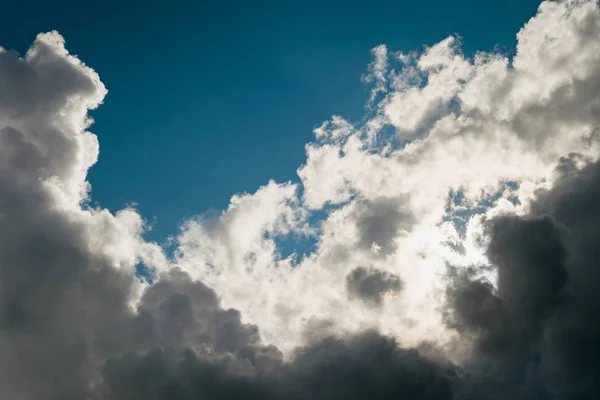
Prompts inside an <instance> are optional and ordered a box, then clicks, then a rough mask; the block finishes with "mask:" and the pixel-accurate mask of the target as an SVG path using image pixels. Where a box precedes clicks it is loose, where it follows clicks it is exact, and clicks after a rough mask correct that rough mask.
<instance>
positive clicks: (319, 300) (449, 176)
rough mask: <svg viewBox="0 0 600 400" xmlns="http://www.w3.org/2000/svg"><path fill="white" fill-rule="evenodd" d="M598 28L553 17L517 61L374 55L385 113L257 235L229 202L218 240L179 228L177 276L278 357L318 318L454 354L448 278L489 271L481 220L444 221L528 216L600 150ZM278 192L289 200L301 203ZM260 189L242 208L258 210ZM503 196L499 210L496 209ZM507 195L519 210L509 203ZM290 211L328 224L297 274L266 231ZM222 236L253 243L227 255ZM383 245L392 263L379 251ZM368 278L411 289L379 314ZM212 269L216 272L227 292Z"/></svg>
mask: <svg viewBox="0 0 600 400" xmlns="http://www.w3.org/2000/svg"><path fill="white" fill-rule="evenodd" d="M599 18H600V14H599V11H598V8H597V5H596V3H595V2H593V1H563V2H545V3H542V4H541V6H540V8H539V11H538V14H537V15H536V16H535V17H534V18H532V19H531V20H530V21H529V22H528V23H527V24H526V25H525V26H524V27H523V29H522V30H521V31H520V32H519V34H518V48H517V55H516V56H515V57H514V58H513V59H510V58H508V57H507V56H505V55H503V54H499V53H484V52H480V53H477V54H476V55H475V56H474V57H473V58H468V57H465V56H464V55H463V54H462V52H461V48H460V41H459V40H457V39H456V38H455V37H448V38H447V39H445V40H443V41H441V42H440V43H437V44H435V45H433V46H431V47H427V48H426V49H425V50H424V51H423V52H421V53H419V52H414V51H413V52H407V53H402V52H398V53H394V52H391V51H390V50H389V49H387V48H386V47H385V46H379V47H377V48H375V49H374V50H373V56H374V61H373V63H372V64H371V65H370V66H369V73H368V75H366V79H365V80H366V81H367V82H371V83H372V84H373V86H374V89H373V94H372V97H371V101H374V100H375V99H376V98H377V96H380V97H381V99H379V102H378V103H374V104H373V106H374V107H376V109H377V113H376V115H375V116H374V117H372V118H371V119H370V120H368V121H367V122H365V123H362V124H360V125H353V124H351V123H350V122H348V121H346V120H344V119H343V118H342V117H339V116H334V117H333V118H332V119H331V120H330V121H327V122H326V123H324V124H323V125H321V126H320V127H319V128H318V129H317V130H315V139H316V141H315V142H313V143H310V144H308V145H307V147H306V149H307V161H306V164H305V165H303V166H302V167H301V168H300V169H299V176H300V178H301V183H300V184H299V188H301V192H302V197H301V198H300V199H299V200H298V201H294V203H293V204H286V205H285V206H284V207H282V206H280V205H279V206H269V207H268V210H269V211H268V213H264V214H261V215H262V217H261V218H264V220H260V221H256V222H255V223H254V224H255V225H254V226H253V228H252V229H250V228H248V227H247V226H246V223H244V222H240V224H239V225H237V224H236V225H234V221H236V220H240V221H241V220H242V219H243V217H242V215H241V213H244V212H245V211H242V209H241V208H238V207H237V206H236V203H237V201H238V200H237V198H234V200H233V201H232V206H231V208H230V209H229V210H227V211H225V212H224V214H223V216H222V217H221V219H220V220H219V222H217V223H216V224H217V227H216V228H212V230H213V231H215V232H219V233H215V234H211V233H210V232H208V231H207V230H206V229H199V228H198V225H197V224H196V223H193V222H192V223H190V225H189V226H187V227H184V230H183V233H182V234H181V236H180V240H181V247H180V250H181V251H180V253H179V256H178V258H177V259H176V260H175V264H177V265H186V268H187V269H189V268H190V266H193V267H191V268H192V269H194V270H195V271H196V274H195V276H198V277H199V278H201V279H203V280H207V282H210V285H211V286H212V287H214V288H215V289H216V290H217V292H218V293H220V294H221V295H222V297H223V299H224V301H225V303H226V304H228V305H231V306H234V307H236V308H238V309H240V310H242V313H243V315H244V316H245V317H246V318H248V320H250V321H252V322H254V323H257V324H258V325H260V326H261V329H262V334H263V337H264V338H265V339H266V340H267V341H269V342H272V343H275V344H277V345H278V346H280V347H282V348H289V347H290V346H293V345H294V344H295V343H298V341H301V340H302V335H303V331H304V330H305V329H306V325H307V324H308V323H309V322H310V321H313V320H314V319H319V320H326V321H329V323H330V324H331V326H335V327H336V329H340V330H344V329H346V330H351V331H352V330H357V329H361V328H364V327H366V326H371V327H376V328H377V329H380V330H382V331H384V332H386V333H391V334H393V335H395V336H396V337H398V338H400V339H401V340H402V341H403V342H405V343H411V344H415V343H417V342H418V341H420V340H422V338H423V337H424V335H427V336H428V337H435V336H438V337H439V338H440V340H445V339H448V338H449V337H450V336H451V332H449V331H448V330H447V328H446V327H445V325H444V324H443V322H442V321H441V315H440V313H439V312H438V309H439V307H440V304H442V302H443V287H444V282H443V279H444V278H443V276H444V273H445V265H446V263H447V262H452V263H455V264H456V263H459V264H461V263H462V264H464V265H467V264H469V263H473V262H476V261H482V260H485V258H483V255H482V252H483V250H482V249H481V246H477V245H476V243H474V242H475V241H476V239H477V237H479V236H480V235H477V234H476V233H475V232H477V231H478V230H479V231H480V230H481V228H479V229H478V228H477V226H478V224H477V221H478V220H479V218H480V217H478V216H477V215H475V216H474V219H473V220H472V221H471V222H469V221H468V220H465V221H464V222H463V225H465V228H466V229H467V235H466V236H465V237H462V236H460V235H459V234H458V232H457V231H456V228H455V226H454V225H453V224H452V223H451V222H448V217H449V216H450V215H451V214H452V213H454V212H457V211H460V210H459V208H461V207H462V209H469V208H470V209H476V208H477V206H478V205H480V206H479V207H480V208H481V207H483V206H481V204H485V207H483V209H479V210H478V211H477V212H475V211H474V212H472V214H480V213H482V212H483V213H485V212H488V213H490V212H491V213H493V212H494V211H493V210H494V209H500V208H504V209H506V207H509V208H510V209H511V210H512V211H516V212H524V210H526V205H527V202H528V200H529V199H530V198H531V196H532V195H533V192H534V190H535V189H536V188H538V187H541V186H543V185H548V184H550V183H551V182H552V180H553V175H552V171H553V169H554V167H555V166H556V163H557V162H558V160H559V158H560V157H561V156H564V155H567V154H569V153H572V152H577V153H580V154H584V155H588V156H590V157H593V158H595V157H596V154H597V150H598V148H597V144H596V143H595V142H594V141H590V140H586V138H588V137H589V135H590V134H591V133H592V132H593V131H594V129H595V128H596V127H597V126H598V125H599V123H600V121H599V117H598V115H600V113H599V111H600V109H599V107H600V97H599V95H598V93H599V92H598V90H597V89H598V88H600V86H599V83H600V80H599V79H600V74H599V73H598V69H597V65H598V63H599V61H600V31H599V26H600V25H599ZM390 126H391V127H393V128H394V129H395V130H396V139H395V140H394V141H392V142H389V143H384V142H382V141H384V140H386V139H385V135H384V136H382V137H379V136H378V135H379V134H380V132H382V131H384V130H385V129H390ZM506 182H513V183H515V187H513V188H512V189H510V188H507V187H505V184H506ZM268 187H269V188H270V190H273V191H280V192H281V194H280V195H279V196H281V197H283V198H287V194H286V193H288V192H289V191H290V190H291V186H289V185H283V186H275V185H273V184H271V185H269V186H268ZM265 190H266V189H264V188H263V189H261V190H259V191H258V192H257V193H256V194H255V195H247V196H245V197H244V199H248V201H249V199H250V198H254V199H255V201H261V200H260V199H262V198H264V197H265V196H264V191H265ZM457 190H459V191H460V193H461V196H462V199H461V202H462V204H461V206H460V207H459V206H456V205H455V206H453V207H451V208H450V209H448V207H447V205H448V199H449V193H450V191H457ZM496 193H498V195H497V196H496V199H497V198H499V200H494V201H487V202H486V199H489V198H491V197H493V195H494V194H496ZM511 196H512V201H513V202H515V201H517V202H518V204H520V205H518V206H514V205H513V203H511V202H509V201H507V200H503V199H506V198H509V197H511ZM270 201H271V197H269V199H267V200H265V204H267V203H270ZM365 204H368V206H365ZM288 206H291V207H292V209H293V210H296V212H297V213H298V214H299V215H300V214H304V213H309V214H310V213H324V214H325V218H324V220H323V221H322V223H321V224H320V225H317V226H312V228H311V227H309V228H308V230H309V231H314V232H316V233H315V235H316V237H315V240H316V242H317V245H316V249H315V250H314V252H313V253H311V254H310V255H308V256H307V257H306V258H304V259H302V260H299V261H297V262H292V261H291V260H281V259H279V258H278V253H277V248H276V247H274V246H275V244H276V242H274V241H272V240H271V239H269V238H266V237H265V234H267V233H269V234H273V233H274V234H277V232H275V231H273V230H272V229H269V228H268V224H267V223H266V222H264V221H272V220H276V219H277V218H279V217H275V214H277V213H280V214H279V215H280V218H284V219H286V220H290V218H289V215H290V213H293V212H294V211H292V209H288V208H287V207H288ZM332 206H333V207H332ZM323 207H325V208H323ZM257 208H258V206H257ZM257 208H252V210H248V211H247V212H248V215H249V216H248V218H252V219H254V218H257V214H255V213H256V212H257V211H256V210H257ZM321 209H323V211H318V210H321ZM392 209H393V211H392ZM488 209H492V210H491V211H488ZM378 213H380V214H381V215H378ZM386 213H387V214H386ZM469 217H470V216H467V219H468V218H469ZM296 221H297V222H300V221H302V219H296ZM373 227H375V228H373ZM289 229H290V230H291V232H294V231H295V230H296V229H300V230H302V232H306V230H307V227H306V225H305V224H303V223H296V224H291V225H289ZM377 229H379V230H381V232H377ZM222 231H227V232H231V231H235V232H237V234H240V235H242V234H243V232H246V231H248V235H247V236H246V235H245V234H244V236H243V237H238V238H237V239H235V240H231V238H230V237H227V238H224V237H223V235H222V233H221V232H222ZM250 232H251V233H250ZM285 233H288V232H287V231H286V232H285ZM190 240H191V241H192V242H193V243H194V249H190ZM248 241H251V242H252V243H254V247H252V248H251V247H249V245H248V244H247V243H248ZM381 242H385V243H381ZM448 243H454V244H455V245H456V243H458V244H460V245H461V246H462V247H464V249H465V251H466V252H467V253H465V254H462V253H461V254H458V253H457V252H456V251H454V250H453V249H452V248H451V247H449V246H448ZM366 244H368V246H367V245H366ZM381 246H384V247H387V249H386V251H384V252H381V251H371V249H372V248H373V249H379V248H380V247H381ZM208 253H210V254H221V255H222V256H218V257H217V256H212V255H211V256H207V254H208ZM231 254H235V257H236V258H235V260H236V261H232V259H231V258H230V257H231V256H230V255H231ZM217 259H218V261H217ZM208 260H210V261H208ZM215 263H216V264H217V266H215ZM257 263H259V264H260V265H261V267H260V268H259V270H260V273H257V268H256V267H255V265H256V264H257ZM207 265H210V266H211V267H210V268H207V267H206V266H207ZM357 267H368V268H377V269H379V270H381V271H385V272H386V273H391V274H395V275H397V276H399V277H400V278H401V279H402V281H403V289H402V290H401V291H399V292H398V293H395V294H393V295H389V296H386V297H385V298H384V299H383V301H382V303H381V306H380V307H379V308H378V309H375V310H374V309H373V308H369V307H367V306H365V305H364V304H361V303H360V302H356V301H353V300H352V299H350V298H349V296H348V292H347V288H346V277H347V275H348V274H349V273H350V272H351V271H353V270H355V268H357ZM213 268H216V269H217V270H218V271H221V274H220V275H219V277H218V278H216V277H214V276H213V272H212V269H213ZM226 270H229V271H230V272H228V273H226V272H224V271H226ZM242 282H243V283H242Z"/></svg>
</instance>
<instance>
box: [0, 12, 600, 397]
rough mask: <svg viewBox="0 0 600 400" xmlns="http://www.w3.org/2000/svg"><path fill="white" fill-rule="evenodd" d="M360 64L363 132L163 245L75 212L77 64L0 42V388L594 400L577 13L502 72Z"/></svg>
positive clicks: (40, 47)
mask: <svg viewBox="0 0 600 400" xmlns="http://www.w3.org/2000/svg"><path fill="white" fill-rule="evenodd" d="M373 55H374V58H375V60H374V61H373V63H372V64H371V65H370V67H369V70H368V75H367V76H366V78H365V80H366V81H367V82H370V83H372V84H374V89H373V91H372V96H371V98H370V100H369V102H368V104H367V105H368V106H369V107H370V109H369V111H368V115H367V116H366V117H365V119H364V120H363V122H361V123H356V124H353V123H351V122H349V121H347V120H345V119H344V118H342V117H340V116H334V117H332V118H331V120H329V121H326V122H325V123H323V124H322V125H321V126H320V127H319V128H317V129H316V130H315V141H314V142H313V143H309V144H308V145H307V146H306V152H307V159H306V163H305V164H304V165H302V166H301V167H300V168H299V169H298V176H299V182H297V183H276V182H268V183H267V184H266V185H264V186H263V187H261V188H259V189H258V190H257V191H256V192H254V193H245V194H239V195H235V196H233V197H232V199H231V202H230V205H229V206H228V208H227V209H226V210H224V211H223V212H220V213H216V214H215V215H208V214H201V215H199V216H197V217H195V218H192V219H190V220H189V221H187V222H185V223H184V224H183V225H182V227H181V231H180V232H179V233H178V234H177V236H176V237H175V238H174V243H175V245H176V250H175V252H174V253H173V254H167V253H166V251H165V250H164V249H162V248H161V247H160V246H158V245H157V244H154V243H151V242H147V241H145V240H144V239H143V233H144V229H145V222H144V219H143V218H142V216H140V215H139V214H138V213H137V211H136V210H135V209H132V208H128V209H124V210H121V211H119V212H117V213H115V214H112V213H110V212H108V211H107V210H104V209H101V208H93V207H91V206H90V203H89V200H90V196H91V188H90V185H89V183H88V182H87V181H86V176H87V171H88V169H89V168H90V167H91V166H92V165H93V164H94V163H95V161H96V160H97V157H98V155H99V147H98V142H97V138H96V136H95V135H94V134H93V133H91V132H89V131H88V129H89V128H90V127H91V126H92V121H91V120H90V119H89V117H88V111H89V110H90V109H94V108H95V107H98V106H99V105H100V104H101V102H102V100H103V98H104V96H105V95H106V89H105V88H104V86H103V85H102V83H101V81H100V79H99V77H98V76H97V74H96V73H95V72H94V71H93V70H92V69H91V68H89V67H87V66H86V65H84V64H83V63H82V62H81V61H79V60H78V59H77V58H76V57H74V56H72V55H70V54H69V53H68V52H67V50H66V49H65V46H64V40H63V38H62V37H61V36H60V35H59V34H58V33H56V32H50V33H46V34H41V35H39V36H38V37H37V38H36V40H35V41H34V43H33V45H32V47H31V48H30V50H29V51H28V52H27V54H26V55H25V56H24V57H20V56H19V55H18V54H16V53H15V52H11V51H7V50H4V49H1V50H0V239H1V240H0V352H1V353H2V358H1V359H0V397H2V398H10V399H15V400H35V399H61V400H62V399H67V400H69V399H73V400H79V399H98V400H118V399H131V398H133V399H135V398H148V399H156V400H162V399H167V398H169V399H197V398H200V399H201V398H241V399H244V398H248V399H254V398H261V399H262V398H273V399H275V398H277V399H304V398H315V399H321V398H322V399H325V398H327V399H331V398H332V399H337V398H365V397H374V398H382V399H386V398H397V397H406V398H418V399H449V398H453V399H477V398H514V399H519V398H523V399H527V398H548V399H577V398H593V397H595V396H597V395H598V394H599V393H598V392H599V390H600V389H598V385H597V384H596V383H595V382H597V381H598V380H599V379H600V373H599V371H600V367H599V365H598V360H599V359H600V357H599V354H598V351H597V349H598V348H600V344H599V343H598V340H597V338H598V337H600V325H598V324H597V323H596V322H595V321H596V318H595V316H596V315H597V314H598V311H599V308H600V298H599V297H598V296H599V295H598V293H599V292H598V290H597V287H598V284H599V283H600V282H599V280H600V274H599V273H598V268H597V261H596V260H598V259H599V254H598V250H597V243H596V242H597V238H598V232H597V226H598V222H599V218H598V215H600V214H599V213H600V208H598V206H597V205H598V204H599V203H598V200H600V199H598V193H600V191H599V190H598V188H599V187H600V166H599V165H600V164H599V163H598V150H599V146H598V144H599V143H598V140H597V130H598V126H599V125H600V124H599V122H600V121H598V115H600V114H599V113H598V111H599V107H600V97H599V95H598V93H600V92H598V90H596V89H597V88H598V82H600V80H599V79H600V78H599V77H600V75H599V73H598V68H597V66H598V63H599V62H600V9H599V8H598V4H597V3H596V2H595V1H586V0H566V1H557V2H543V3H542V4H541V5H540V7H539V10H538V12H537V14H536V15H535V16H534V17H533V18H532V19H531V20H530V21H529V22H527V24H525V26H524V27H523V28H522V29H521V30H520V32H519V33H518V45H517V53H516V56H515V57H513V58H509V57H507V56H505V55H503V54H499V53H484V52H480V53H477V54H475V55H474V56H473V57H467V56H466V55H465V54H463V53H462V51H461V49H460V40H459V39H458V38H456V37H453V36H452V37H449V38H447V39H445V40H443V41H441V42H440V43H437V44H433V45H431V46H427V47H425V48H424V50H423V51H409V52H394V51H393V50H392V49H389V48H387V47H385V46H379V47H377V48H375V49H374V50H373ZM298 237H303V238H305V239H308V240H311V241H312V242H313V243H312V244H313V245H314V246H313V247H314V250H312V251H311V252H310V253H309V254H306V255H304V256H302V255H300V254H292V255H290V256H282V250H281V243H282V241H283V240H284V239H286V238H287V239H292V240H294V239H295V238H298ZM139 263H143V264H144V265H145V266H146V267H148V268H150V269H151V270H152V272H153V274H154V275H155V278H156V279H155V281H154V282H153V283H152V284H148V283H143V282H141V281H140V280H139V279H138V278H136V277H135V275H134V271H135V268H136V265H138V264H139ZM361 266H365V267H361ZM357 300H359V301H357Z"/></svg>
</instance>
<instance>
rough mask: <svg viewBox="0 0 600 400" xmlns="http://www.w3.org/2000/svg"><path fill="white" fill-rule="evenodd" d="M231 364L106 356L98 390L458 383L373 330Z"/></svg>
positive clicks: (385, 387) (137, 395)
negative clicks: (273, 360) (281, 359)
mask: <svg viewBox="0 0 600 400" xmlns="http://www.w3.org/2000/svg"><path fill="white" fill-rule="evenodd" d="M234 363H235V361H234V360H232V359H226V358H225V359H214V358H213V359H210V358H200V357H198V356H197V355H196V354H195V353H193V352H189V351H188V352H183V353H168V352H166V351H164V350H159V349H155V350H153V351H151V352H150V353H148V354H147V355H143V356H131V355H130V356H124V357H121V358H119V359H113V360H110V361H109V362H108V363H107V365H106V368H105V371H104V376H105V387H104V389H103V390H104V393H110V396H111V397H109V398H110V399H111V400H125V399H127V400H129V399H153V400H154V399H155V400H163V399H164V400H166V399H169V400H183V399H186V400H187V399H190V400H191V399H198V400H201V399H241V400H243V399H248V400H252V399H282V400H284V399H286V400H287V399H289V400H295V399H298V400H300V399H307V400H308V399H313V400H328V399H346V400H354V399H356V400H362V399H365V398H374V399H382V400H386V399H398V398H403V399H420V400H430V399H431V400H432V399H436V400H437V399H440V400H441V399H449V398H452V396H453V394H454V392H455V391H456V387H457V385H458V384H459V379H458V376H457V374H456V371H455V368H454V367H453V366H452V365H450V364H444V363H439V362H433V361H431V360H428V359H426V358H424V357H422V356H421V355H419V353H418V352H417V351H416V350H405V349H402V348H400V347H398V345H397V343H396V342H395V341H394V340H392V339H390V338H386V337H384V336H381V335H380V334H378V333H375V332H366V333H363V334H359V335H355V336H351V337H348V338H345V339H340V338H333V337H330V338H326V339H324V340H321V341H319V342H316V343H314V344H312V345H309V346H307V347H302V348H299V349H297V350H296V352H295V354H294V356H293V359H292V361H290V362H287V363H284V364H281V365H278V366H277V368H272V369H265V367H262V368H256V367H252V366H249V365H246V367H245V368H241V367H240V366H239V365H237V366H235V365H232V364H234ZM265 371H268V373H265Z"/></svg>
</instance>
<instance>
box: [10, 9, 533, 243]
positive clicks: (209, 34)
mask: <svg viewBox="0 0 600 400" xmlns="http://www.w3.org/2000/svg"><path fill="white" fill-rule="evenodd" d="M537 5H538V1H535V0H520V1H517V0H509V1H507V2H502V3H498V2H481V1H472V0H468V1H467V0H459V1H454V2H447V1H435V2H433V3H425V2H407V1H383V2H381V1H379V2H376V4H374V5H368V6H366V5H365V3H364V2H361V1H355V2H347V1H345V2H341V1H293V2H281V1H262V2H258V3H249V2H246V1H228V2H218V1H199V2H190V4H189V5H185V4H182V5H178V6H176V7H174V6H173V4H171V3H169V2H159V1H152V2H150V3H147V4H146V5H145V6H144V7H143V8H140V7H139V6H138V5H136V4H135V3H134V2H130V1H125V2H114V1H103V2H96V3H94V4H85V5H83V4H82V3H80V2H75V1H73V2H68V1H60V2H58V3H48V2H34V3H32V2H30V1H23V2H11V4H10V6H9V7H8V10H7V11H6V13H7V14H8V15H9V18H7V21H5V23H3V24H2V26H1V27H0V38H1V40H2V46H4V47H6V48H11V49H16V50H18V51H19V52H21V53H23V52H25V51H26V50H27V48H28V47H29V45H30V43H31V41H32V40H33V39H34V38H35V36H36V35H37V34H38V33H39V32H46V31H49V30H57V31H59V32H60V33H61V35H63V36H64V37H65V39H66V40H67V42H68V48H69V51H71V52H72V53H73V54H76V55H78V56H80V57H81V59H82V60H84V62H86V63H87V64H88V65H90V66H93V68H94V70H95V71H97V72H98V74H99V75H100V76H101V78H102V81H103V83H104V84H105V86H106V87H107V89H108V90H109V93H108V95H107V96H106V98H105V99H104V104H103V106H102V107H101V108H99V109H98V110H97V111H94V112H93V113H92V115H93V117H94V118H95V120H96V123H95V124H94V128H93V132H94V133H95V134H96V135H98V137H99V138H100V140H101V143H102V154H103V157H101V158H100V160H99V161H98V163H97V164H95V165H94V166H93V167H92V168H91V169H90V172H89V177H88V179H89V181H90V182H91V184H92V185H93V187H94V188H95V189H96V190H94V193H93V196H92V200H93V201H95V202H97V203H98V204H99V205H101V206H103V207H108V208H109V209H110V210H112V211H116V210H119V209H121V208H122V207H124V206H125V205H127V204H130V203H137V205H138V206H137V207H138V208H139V209H140V211H141V212H142V213H143V215H144V216H145V217H146V218H147V219H150V220H153V221H154V229H153V231H152V232H150V233H149V234H148V237H150V238H152V239H154V240H164V239H166V237H167V236H169V235H171V234H174V233H176V231H177V228H178V226H179V225H180V224H181V222H182V221H183V220H184V218H186V217H190V216H193V215H195V214H198V213H200V212H202V211H205V210H209V209H216V210H220V209H222V208H225V207H226V206H227V203H228V202H229V198H230V196H231V195H232V194H234V193H243V192H253V191H255V190H256V189H257V188H258V187H259V186H260V185H263V184H264V183H265V182H267V181H268V180H269V179H274V180H276V181H278V182H285V181H290V180H291V181H297V180H298V178H297V176H296V169H297V168H298V166H299V165H301V164H302V163H303V162H304V160H305V152H304V145H305V144H306V143H308V142H309V141H310V140H311V138H312V130H313V129H314V128H316V127H317V126H319V125H320V124H321V123H322V122H323V121H325V120H327V119H328V118H329V117H330V116H331V115H334V114H335V115H342V116H344V117H345V118H346V119H348V120H350V121H360V120H361V119H362V118H363V117H364V114H365V113H364V105H365V100H366V98H367V97H368V90H369V89H368V87H367V86H366V85H365V84H363V83H361V80H360V78H361V76H362V75H363V74H364V73H365V69H366V66H367V64H368V63H369V62H370V58H371V57H370V53H369V51H370V50H371V49H372V48H373V47H375V46H377V45H379V44H382V43H385V44H386V45H388V46H389V47H390V48H393V49H395V50H403V51H411V50H419V49H421V48H422V47H423V45H431V44H434V43H436V42H437V41H439V40H441V39H443V38H445V37H446V36H448V35H450V34H453V33H457V34H459V35H460V36H461V37H462V38H463V41H464V51H465V52H466V53H467V54H472V53H474V52H475V51H478V50H491V49H493V48H494V47H495V46H500V47H502V48H505V49H506V51H511V49H513V48H514V46H515V44H516V32H517V31H518V29H519V28H520V27H521V26H522V24H523V22H524V21H527V20H528V19H529V18H530V17H532V16H533V15H534V14H535V10H536V8H537ZM20 15H27V18H20V17H19V16H20ZM174 137H176V138H177V140H172V139H173V138H174ZM192 176H193V181H190V177H192Z"/></svg>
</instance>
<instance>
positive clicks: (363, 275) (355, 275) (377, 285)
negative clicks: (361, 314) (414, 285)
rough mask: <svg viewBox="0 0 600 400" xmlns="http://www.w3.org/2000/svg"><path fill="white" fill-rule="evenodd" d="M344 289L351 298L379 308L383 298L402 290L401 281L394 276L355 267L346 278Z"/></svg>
mask: <svg viewBox="0 0 600 400" xmlns="http://www.w3.org/2000/svg"><path fill="white" fill-rule="evenodd" d="M346 288H347V290H348V294H349V295H350V296H351V297H357V298H359V299H362V300H363V301H365V302H366V303H367V304H370V305H374V306H379V305H381V301H382V299H383V297H384V296H386V295H388V294H389V295H394V293H395V292H397V291H399V290H400V289H401V288H402V281H401V280H400V278H399V277H397V276H396V275H392V274H388V273H386V272H382V271H377V270H374V269H369V268H365V267H357V268H355V269H353V270H352V271H351V272H350V273H349V274H348V275H347V276H346Z"/></svg>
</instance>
